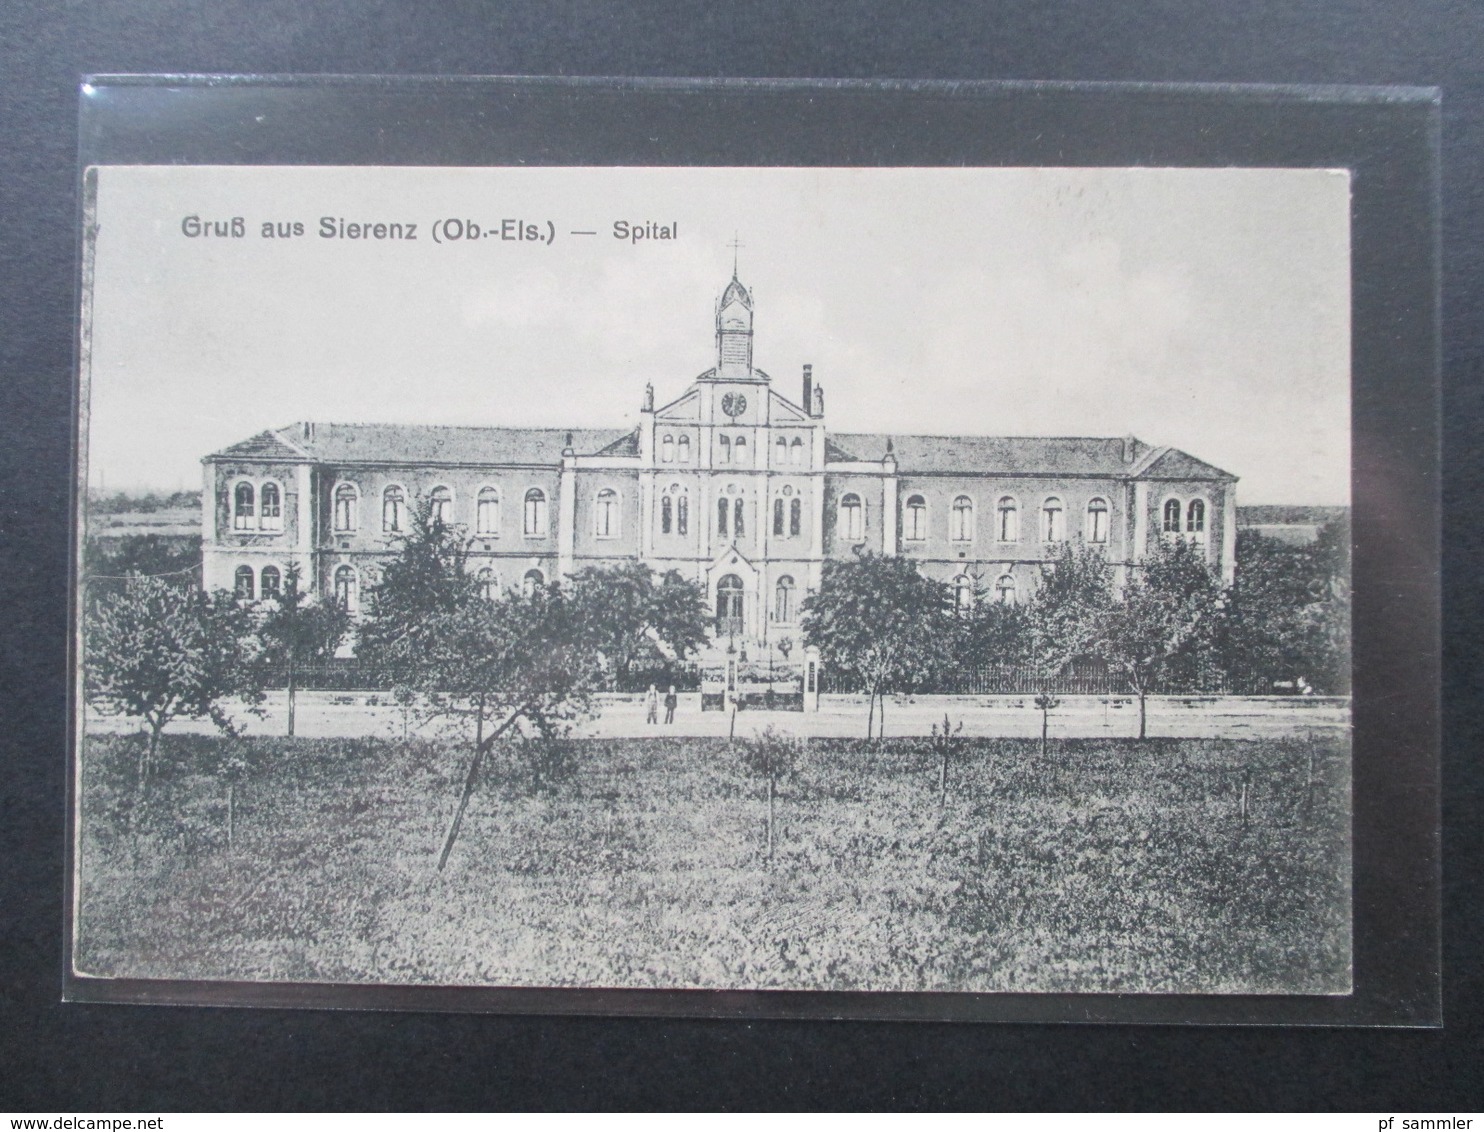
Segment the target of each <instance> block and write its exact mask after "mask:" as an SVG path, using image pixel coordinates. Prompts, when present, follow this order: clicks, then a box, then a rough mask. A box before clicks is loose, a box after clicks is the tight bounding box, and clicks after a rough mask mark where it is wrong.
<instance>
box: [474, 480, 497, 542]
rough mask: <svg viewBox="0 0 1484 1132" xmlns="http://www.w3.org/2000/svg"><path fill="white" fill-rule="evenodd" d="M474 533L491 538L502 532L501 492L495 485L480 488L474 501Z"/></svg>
mask: <svg viewBox="0 0 1484 1132" xmlns="http://www.w3.org/2000/svg"><path fill="white" fill-rule="evenodd" d="M474 533H475V534H481V535H487V536H489V537H490V538H496V537H498V536H499V534H500V493H499V491H498V490H497V489H495V488H493V487H482V488H480V489H479V497H478V498H477V499H476V500H475V502H474Z"/></svg>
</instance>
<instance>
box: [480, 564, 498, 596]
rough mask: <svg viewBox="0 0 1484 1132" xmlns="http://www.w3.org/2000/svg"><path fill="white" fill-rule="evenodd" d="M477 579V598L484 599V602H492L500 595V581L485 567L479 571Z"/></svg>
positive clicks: (492, 571)
mask: <svg viewBox="0 0 1484 1132" xmlns="http://www.w3.org/2000/svg"><path fill="white" fill-rule="evenodd" d="M477 577H478V585H479V596H480V597H482V598H484V600H485V601H494V600H495V598H496V597H498V596H499V593H500V579H499V578H498V577H497V576H496V574H495V572H494V570H492V569H490V567H488V566H485V567H483V568H482V569H481V570H480V571H479V574H478V575H477Z"/></svg>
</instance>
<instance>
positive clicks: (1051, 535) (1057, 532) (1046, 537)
mask: <svg viewBox="0 0 1484 1132" xmlns="http://www.w3.org/2000/svg"><path fill="white" fill-rule="evenodd" d="M1066 537H1067V525H1066V512H1065V511H1063V510H1062V505H1061V500H1060V499H1058V498H1057V497H1056V496H1054V495H1053V496H1051V497H1050V498H1049V499H1047V500H1046V502H1045V503H1043V504H1041V541H1042V542H1061V541H1062V540H1063V539H1065V538H1066Z"/></svg>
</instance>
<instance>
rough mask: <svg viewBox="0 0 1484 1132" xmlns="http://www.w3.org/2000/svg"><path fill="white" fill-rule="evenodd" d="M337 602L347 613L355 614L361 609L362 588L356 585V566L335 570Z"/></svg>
mask: <svg viewBox="0 0 1484 1132" xmlns="http://www.w3.org/2000/svg"><path fill="white" fill-rule="evenodd" d="M335 601H336V602H338V603H339V605H340V608H342V609H344V610H345V611H346V612H347V613H354V612H356V610H357V609H359V608H360V586H358V585H357V584H356V569H355V567H354V566H337V567H336V568H335Z"/></svg>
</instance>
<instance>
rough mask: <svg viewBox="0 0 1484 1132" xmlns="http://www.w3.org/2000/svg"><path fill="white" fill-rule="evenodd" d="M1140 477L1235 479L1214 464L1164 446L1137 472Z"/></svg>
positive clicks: (1157, 478)
mask: <svg viewBox="0 0 1484 1132" xmlns="http://www.w3.org/2000/svg"><path fill="white" fill-rule="evenodd" d="M1139 478H1140V479H1152V480H1235V479H1236V478H1237V477H1236V476H1234V475H1232V474H1231V473H1230V472H1223V471H1222V470H1221V469H1220V468H1218V467H1217V466H1216V465H1215V464H1208V463H1206V462H1205V461H1204V460H1197V459H1196V458H1195V457H1194V456H1192V455H1191V454H1190V453H1189V452H1182V451H1180V449H1178V448H1166V449H1165V450H1164V452H1163V454H1162V455H1160V456H1159V458H1158V459H1156V460H1154V461H1152V462H1151V463H1150V465H1149V466H1148V467H1147V468H1143V469H1141V470H1140V472H1139Z"/></svg>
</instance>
